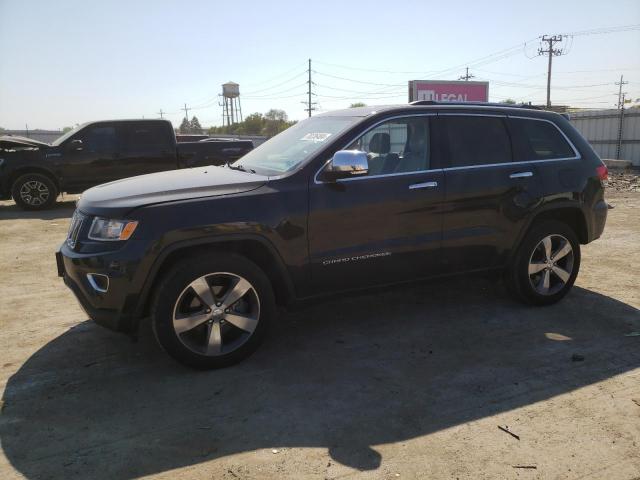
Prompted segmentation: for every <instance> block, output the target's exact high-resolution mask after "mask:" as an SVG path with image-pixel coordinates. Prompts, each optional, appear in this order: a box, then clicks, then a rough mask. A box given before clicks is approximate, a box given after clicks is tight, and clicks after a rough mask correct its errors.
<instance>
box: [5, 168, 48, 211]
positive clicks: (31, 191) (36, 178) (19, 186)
mask: <svg viewBox="0 0 640 480" xmlns="http://www.w3.org/2000/svg"><path fill="white" fill-rule="evenodd" d="M11 196H12V197H13V200H14V201H15V202H16V204H17V205H18V206H19V207H20V208H22V209H23V210H44V209H45V208H49V207H50V206H51V205H53V204H54V203H55V201H56V197H57V196H58V189H57V188H56V185H55V183H53V181H52V180H51V178H49V177H48V176H46V175H43V174H41V173H27V174H25V175H21V176H20V177H18V178H17V179H16V181H15V182H13V185H12V186H11Z"/></svg>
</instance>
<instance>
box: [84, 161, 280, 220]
mask: <svg viewBox="0 0 640 480" xmlns="http://www.w3.org/2000/svg"><path fill="white" fill-rule="evenodd" d="M267 181H268V177H264V176H262V175H256V174H253V173H248V172H242V171H238V170H232V169H230V168H227V167H213V166H209V167H201V168H188V169H184V170H171V171H168V172H160V173H151V174H148V175H141V176H139V177H131V178H125V179H123V180H117V181H115V182H110V183H105V184H102V185H98V186H97V187H93V188H90V189H89V190H87V191H86V192H84V193H83V194H82V197H81V198H80V201H79V203H78V208H79V209H80V210H82V211H84V212H87V213H91V214H94V215H106V214H113V213H114V210H118V211H119V212H120V213H124V211H129V210H131V209H134V208H137V207H142V206H146V205H151V204H156V203H164V202H172V201H177V200H190V199H194V198H203V197H214V196H218V195H231V194H234V193H243V192H248V191H250V190H255V189H256V188H259V187H261V186H262V185H264V184H265V183H267Z"/></svg>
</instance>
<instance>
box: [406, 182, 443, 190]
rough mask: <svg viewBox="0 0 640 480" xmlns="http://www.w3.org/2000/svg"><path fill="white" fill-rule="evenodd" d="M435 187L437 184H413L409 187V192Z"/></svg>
mask: <svg viewBox="0 0 640 480" xmlns="http://www.w3.org/2000/svg"><path fill="white" fill-rule="evenodd" d="M437 186H438V182H423V183H414V184H413V185H409V190H417V189H419V188H436V187H437Z"/></svg>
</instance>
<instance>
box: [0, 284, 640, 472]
mask: <svg viewBox="0 0 640 480" xmlns="http://www.w3.org/2000/svg"><path fill="white" fill-rule="evenodd" d="M639 326H640V311H639V310H638V309H636V308H634V307H632V306H629V305H627V304H624V303H621V302H619V301H617V300H615V299H613V298H610V297H607V296H603V295H600V294H598V293H595V292H593V291H589V290H585V289H581V288H574V290H573V292H572V293H571V294H570V295H569V296H568V297H567V298H566V299H565V300H564V301H562V302H561V303H560V304H557V305H555V306H552V307H545V308H534V307H527V306H522V305H519V304H516V303H514V302H512V301H511V300H509V299H508V298H507V297H506V296H505V294H504V291H503V288H502V287H501V286H500V285H499V284H498V283H496V282H495V281H494V280H491V279H488V278H477V279H462V280H461V279H452V280H446V281H439V282H437V283H434V282H432V283H427V284H421V285H414V286H404V287H398V288H394V289H390V290H389V291H385V292H376V293H375V294H360V295H355V296H350V297H348V298H342V299H331V300H327V301H325V302H324V303H321V304H317V305H314V306H309V307H306V308H304V309H302V310H300V311H296V312H293V313H287V314H285V315H284V316H283V317H282V318H281V319H280V321H279V322H278V323H277V325H276V326H275V328H274V330H273V332H272V334H271V335H270V337H269V338H268V340H267V341H266V343H265V344H264V345H263V347H262V348H261V349H260V350H259V351H258V352H257V353H256V354H254V355H253V356H252V357H251V358H250V359H248V360H246V361H245V362H243V363H241V364H239V365H237V366H235V367H232V368H228V369H225V370H219V371H211V372H195V371H191V370H188V369H186V368H183V367H181V366H179V365H177V364H175V363H174V362H173V361H172V360H170V359H169V358H168V357H166V356H165V355H164V354H163V353H162V352H161V351H160V350H159V349H158V347H156V346H155V343H154V342H153V339H152V338H151V335H150V334H149V331H148V330H147V329H143V335H142V337H141V340H140V342H138V343H137V344H134V343H132V342H131V341H130V340H128V339H127V338H126V337H123V336H121V335H118V334H114V333H111V332H108V331H105V330H103V329H101V328H100V327H97V326H95V325H94V324H93V323H91V322H83V323H81V324H79V325H77V326H75V327H73V328H71V329H70V330H69V331H68V332H66V333H64V334H63V335H61V336H59V337H58V338H56V339H54V340H53V341H51V342H50V343H49V344H47V345H45V346H44V347H43V348H42V349H40V350H39V351H38V352H36V353H35V354H34V355H33V356H32V357H31V358H29V360H28V361H27V362H26V363H25V364H24V365H23V366H22V367H21V368H20V369H19V370H18V371H17V373H15V374H14V375H13V376H12V377H11V378H10V380H9V382H8V384H7V386H6V389H5V391H4V395H3V400H4V402H5V407H4V412H3V413H2V415H1V416H0V439H1V441H2V448H3V449H4V453H5V455H6V456H7V458H8V459H9V461H10V462H11V464H12V465H13V467H14V468H16V469H17V470H18V471H19V472H20V473H22V474H23V475H25V476H26V477H27V478H70V477H77V478H109V479H114V478H119V479H129V478H134V477H139V476H143V475H148V474H153V473H159V472H166V471H168V470H171V469H175V468H179V467H183V466H190V465H197V464H199V463H202V462H205V461H210V460H212V459H215V458H221V457H224V456H228V455H231V454H234V453H238V452H247V451H253V450H260V449H266V448H268V449H271V448H286V447H320V448H326V449H328V451H329V454H330V455H331V457H332V458H333V459H334V460H335V461H337V462H340V463H342V464H344V465H348V466H351V467H353V468H357V469H360V470H373V469H376V468H378V467H379V466H380V464H381V460H382V459H381V456H380V454H379V453H378V452H377V451H376V449H375V446H376V445H379V444H386V443H391V442H401V441H404V440H407V439H411V438H415V437H418V436H424V435H428V434H430V433H433V432H436V431H439V430H442V429H446V428H448V427H452V426H456V425H460V424H463V423H465V422H469V421H472V420H476V419H479V418H484V417H488V416H492V415H495V414H498V413H501V412H506V411H509V410H513V409H516V408H518V407H523V406H526V405H530V404H533V403H535V402H539V401H542V400H545V399H549V398H551V397H554V396H557V395H560V394H563V393H567V392H570V391H572V390H574V389H577V388H580V387H583V386H586V385H590V384H593V383H596V382H599V381H602V380H604V379H607V378H610V377H612V376H614V375H618V374H621V373H624V372H629V371H631V370H633V369H636V368H638V367H640V349H639V348H638V345H640V344H639V343H638V341H639V340H638V338H637V337H628V336H625V334H626V333H629V332H631V331H633V330H637V329H638V327H639ZM573 354H579V355H582V356H583V357H584V360H583V361H572V355H573ZM496 431H497V430H496ZM498 433H499V432H498Z"/></svg>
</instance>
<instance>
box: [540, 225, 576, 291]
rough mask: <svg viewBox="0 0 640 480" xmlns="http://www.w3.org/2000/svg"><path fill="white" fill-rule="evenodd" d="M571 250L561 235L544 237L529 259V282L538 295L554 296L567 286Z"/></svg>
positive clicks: (572, 256)
mask: <svg viewBox="0 0 640 480" xmlns="http://www.w3.org/2000/svg"><path fill="white" fill-rule="evenodd" d="M573 260H574V255H573V248H572V247H571V242H569V240H567V239H566V238H565V237H563V236H562V235H557V234H552V235H547V236H546V237H544V238H543V239H542V240H540V242H539V243H538V244H537V245H536V247H535V248H534V249H533V252H532V253H531V256H530V258H529V282H530V283H531V286H532V287H533V289H534V290H535V291H536V292H537V293H538V294H540V295H554V294H556V293H558V292H559V291H560V290H562V288H563V287H564V286H565V285H566V284H567V282H568V281H569V278H571V273H572V272H573Z"/></svg>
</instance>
